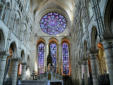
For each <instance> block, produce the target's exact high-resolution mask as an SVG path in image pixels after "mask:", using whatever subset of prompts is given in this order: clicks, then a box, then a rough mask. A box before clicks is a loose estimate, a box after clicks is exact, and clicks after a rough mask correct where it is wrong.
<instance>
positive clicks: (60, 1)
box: [31, 0, 75, 21]
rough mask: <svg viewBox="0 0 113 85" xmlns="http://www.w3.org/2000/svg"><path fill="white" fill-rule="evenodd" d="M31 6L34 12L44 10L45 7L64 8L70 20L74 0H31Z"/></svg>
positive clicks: (71, 18) (72, 13)
mask: <svg viewBox="0 0 113 85" xmlns="http://www.w3.org/2000/svg"><path fill="white" fill-rule="evenodd" d="M31 6H32V9H33V11H34V14H36V13H37V12H40V11H42V10H44V9H45V8H56V7H57V8H59V9H64V10H65V11H66V12H67V14H68V16H69V18H70V20H71V21H72V20H73V15H74V9H75V0H31Z"/></svg>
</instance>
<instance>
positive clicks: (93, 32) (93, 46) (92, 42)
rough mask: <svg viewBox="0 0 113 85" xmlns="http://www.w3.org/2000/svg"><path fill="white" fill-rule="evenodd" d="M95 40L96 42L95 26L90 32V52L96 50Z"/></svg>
mask: <svg viewBox="0 0 113 85" xmlns="http://www.w3.org/2000/svg"><path fill="white" fill-rule="evenodd" d="M96 40H97V29H96V27H95V26H93V27H92V32H91V50H92V51H94V50H95V49H96Z"/></svg>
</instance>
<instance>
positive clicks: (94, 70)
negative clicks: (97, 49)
mask: <svg viewBox="0 0 113 85" xmlns="http://www.w3.org/2000/svg"><path fill="white" fill-rule="evenodd" d="M96 56H97V54H96V53H91V56H90V60H91V69H92V77H93V85H98V71H97V64H96Z"/></svg>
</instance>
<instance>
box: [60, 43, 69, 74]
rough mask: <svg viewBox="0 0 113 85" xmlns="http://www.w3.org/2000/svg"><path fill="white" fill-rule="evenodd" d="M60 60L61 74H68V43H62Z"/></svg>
mask: <svg viewBox="0 0 113 85" xmlns="http://www.w3.org/2000/svg"><path fill="white" fill-rule="evenodd" d="M62 60H63V61H62V62H63V74H65V75H68V74H69V47H68V43H66V42H64V43H63V44H62Z"/></svg>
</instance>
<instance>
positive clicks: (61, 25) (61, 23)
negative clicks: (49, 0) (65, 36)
mask: <svg viewBox="0 0 113 85" xmlns="http://www.w3.org/2000/svg"><path fill="white" fill-rule="evenodd" d="M40 27H41V29H42V31H43V32H45V33H47V34H50V35H56V34H59V33H62V32H63V31H64V30H65V28H66V19H65V17H64V16H62V15H61V14H59V13H56V12H50V13H47V14H46V15H44V16H43V17H42V18H41V20H40Z"/></svg>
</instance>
